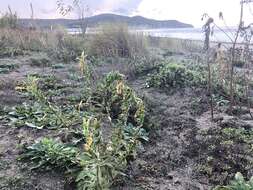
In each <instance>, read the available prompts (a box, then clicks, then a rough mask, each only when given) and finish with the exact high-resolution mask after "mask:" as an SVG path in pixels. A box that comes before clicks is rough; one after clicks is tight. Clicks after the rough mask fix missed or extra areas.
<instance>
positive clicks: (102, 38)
mask: <svg viewBox="0 0 253 190" xmlns="http://www.w3.org/2000/svg"><path fill="white" fill-rule="evenodd" d="M146 51H147V42H146V39H145V37H144V36H143V35H142V34H134V33H130V32H129V30H128V27H127V26H126V25H124V24H114V25H112V24H105V25H102V26H101V27H100V28H99V29H98V32H97V33H96V34H94V35H93V36H92V37H91V40H90V44H89V54H91V55H103V56H110V57H114V56H119V57H135V56H136V55H137V54H138V55H140V54H145V53H146Z"/></svg>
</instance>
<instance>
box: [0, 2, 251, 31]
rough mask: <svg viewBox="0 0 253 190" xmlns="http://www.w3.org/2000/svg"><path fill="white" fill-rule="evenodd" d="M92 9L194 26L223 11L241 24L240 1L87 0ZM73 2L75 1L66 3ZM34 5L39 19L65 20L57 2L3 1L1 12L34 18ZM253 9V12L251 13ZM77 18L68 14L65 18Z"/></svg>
mask: <svg viewBox="0 0 253 190" xmlns="http://www.w3.org/2000/svg"><path fill="white" fill-rule="evenodd" d="M84 1H85V2H86V4H87V5H88V6H89V8H90V13H89V14H90V15H95V14H100V13H117V14H123V15H129V16H134V15H141V16H145V17H147V18H153V19H159V20H171V19H176V20H179V21H181V22H186V23H189V24H193V25H194V26H196V27H199V26H201V25H202V24H203V23H202V22H201V20H200V18H201V15H202V14H203V13H208V14H209V15H210V16H213V17H214V18H215V20H216V21H217V20H218V18H217V16H218V14H219V12H220V11H222V12H223V14H224V18H225V19H226V22H227V25H229V26H235V25H236V24H238V17H239V11H240V0H84ZM65 2H66V3H67V2H71V0H65ZM30 3H32V4H33V7H34V12H35V15H34V16H35V18H61V15H60V14H59V13H58V12H57V10H56V0H0V11H1V13H3V12H5V11H7V9H8V5H10V7H11V8H12V10H13V11H14V10H15V11H17V13H18V16H19V17H22V18H29V17H30V14H31V13H30V12H31V11H30V6H29V4H30ZM251 9H252V10H251ZM70 17H72V18H73V17H75V15H71V16H70V15H68V16H65V18H70ZM245 20H246V21H247V22H250V21H251V20H252V21H253V3H252V5H251V6H246V7H245Z"/></svg>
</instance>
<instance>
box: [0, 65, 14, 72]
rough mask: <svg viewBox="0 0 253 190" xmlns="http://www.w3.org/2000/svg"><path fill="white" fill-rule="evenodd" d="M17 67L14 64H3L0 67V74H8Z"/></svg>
mask: <svg viewBox="0 0 253 190" xmlns="http://www.w3.org/2000/svg"><path fill="white" fill-rule="evenodd" d="M17 67H18V66H17V65H15V64H4V65H0V74H8V73H10V72H11V71H13V70H15V69H16V68H17Z"/></svg>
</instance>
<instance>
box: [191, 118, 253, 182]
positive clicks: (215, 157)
mask: <svg viewBox="0 0 253 190" xmlns="http://www.w3.org/2000/svg"><path fill="white" fill-rule="evenodd" d="M220 125H221V126H220V127H218V128H211V129H209V130H207V131H203V132H201V133H200V135H201V138H199V139H198V140H196V142H195V143H193V144H192V145H191V147H189V148H190V151H192V152H191V154H192V155H195V154H196V156H197V157H198V158H197V160H196V162H197V163H199V164H198V166H197V170H196V171H197V173H198V174H203V175H205V176H207V177H208V179H209V181H210V183H211V184H226V183H227V182H228V181H229V180H231V179H232V178H233V175H234V174H235V173H236V172H237V171H240V172H242V173H243V174H244V175H245V176H247V177H249V176H250V175H251V172H250V171H252V160H251V155H252V153H253V151H252V146H251V143H252V137H253V130H252V129H250V128H249V126H248V125H247V124H246V123H241V122H240V121H237V120H235V119H230V120H227V121H223V122H222V123H221V124H220ZM200 145H201V146H200ZM194 149H195V150H194ZM204 158H205V159H204ZM203 160H205V161H203Z"/></svg>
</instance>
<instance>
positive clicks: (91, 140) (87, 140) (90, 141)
mask: <svg viewBox="0 0 253 190" xmlns="http://www.w3.org/2000/svg"><path fill="white" fill-rule="evenodd" d="M92 143H93V139H92V135H89V136H88V137H87V139H86V143H85V144H84V150H85V151H89V150H90V149H91V145H92Z"/></svg>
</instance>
